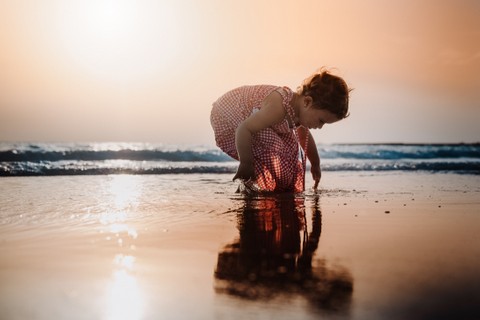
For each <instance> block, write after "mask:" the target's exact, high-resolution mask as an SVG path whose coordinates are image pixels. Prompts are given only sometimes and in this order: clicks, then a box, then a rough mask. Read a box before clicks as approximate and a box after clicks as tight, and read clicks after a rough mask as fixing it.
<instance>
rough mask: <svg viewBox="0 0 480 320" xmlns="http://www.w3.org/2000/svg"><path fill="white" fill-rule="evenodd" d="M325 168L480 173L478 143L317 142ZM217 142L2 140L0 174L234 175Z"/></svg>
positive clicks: (232, 163)
mask: <svg viewBox="0 0 480 320" xmlns="http://www.w3.org/2000/svg"><path fill="white" fill-rule="evenodd" d="M317 148H318V151H319V154H320V157H321V167H322V170H323V171H366V172H375V171H425V172H448V173H460V174H474V175H478V174H480V143H459V144H328V145H327V144H319V145H317ZM237 165H238V162H237V161H235V160H234V159H232V158H230V157H229V156H227V155H226V154H224V153H223V152H222V151H221V150H220V149H218V148H217V147H214V146H193V145H192V146H176V145H165V144H153V143H118V142H115V143H25V142H21V143H17V142H0V176H56V175H105V174H190V173H192V174H193V173H195V174H198V173H202V174H203V173H205V174H208V173H215V174H219V173H234V172H235V171H236V168H237Z"/></svg>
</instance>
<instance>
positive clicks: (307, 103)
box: [303, 96, 313, 108]
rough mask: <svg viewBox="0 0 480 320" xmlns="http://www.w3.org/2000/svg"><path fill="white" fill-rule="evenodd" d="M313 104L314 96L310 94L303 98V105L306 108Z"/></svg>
mask: <svg viewBox="0 0 480 320" xmlns="http://www.w3.org/2000/svg"><path fill="white" fill-rule="evenodd" d="M312 105H313V99H312V97H310V96H305V98H303V106H304V107H305V108H309V107H311V106H312Z"/></svg>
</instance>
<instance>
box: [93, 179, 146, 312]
mask: <svg viewBox="0 0 480 320" xmlns="http://www.w3.org/2000/svg"><path fill="white" fill-rule="evenodd" d="M107 189H108V191H107V192H109V193H110V194H111V195H112V197H113V199H112V200H113V203H112V207H113V208H112V209H114V210H113V211H110V212H105V213H104V214H102V216H101V217H100V222H101V223H102V224H103V225H104V226H105V227H106V228H107V232H109V233H111V234H113V235H115V236H116V237H117V238H118V239H117V243H118V245H119V246H120V247H122V246H123V244H124V240H123V239H122V234H126V238H131V239H133V240H135V239H136V238H137V237H138V233H137V230H136V229H135V227H133V226H132V225H131V224H129V223H128V218H129V212H128V209H129V208H130V209H131V208H135V207H137V206H138V203H139V198H140V195H141V194H142V188H141V185H140V184H139V182H138V179H136V177H134V176H130V175H125V176H124V175H118V176H113V177H112V178H111V180H110V181H109V185H108V188H107ZM130 248H134V245H131V246H130ZM135 261H136V258H135V257H134V256H133V255H130V254H129V255H127V254H122V253H119V254H117V255H116V256H115V258H114V259H113V264H114V268H113V272H112V277H111V280H110V282H109V284H108V285H107V288H106V303H105V318H104V319H106V320H110V319H115V320H122V319H129V320H130V319H133V320H135V319H141V318H142V317H143V314H144V310H145V297H144V293H143V292H142V290H141V289H140V286H139V285H138V280H137V278H136V277H135V275H134V271H135V270H134V266H135Z"/></svg>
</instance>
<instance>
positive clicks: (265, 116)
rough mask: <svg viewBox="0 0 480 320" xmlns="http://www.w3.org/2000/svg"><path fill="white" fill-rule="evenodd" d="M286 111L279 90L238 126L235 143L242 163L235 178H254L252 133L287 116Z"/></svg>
mask: <svg viewBox="0 0 480 320" xmlns="http://www.w3.org/2000/svg"><path fill="white" fill-rule="evenodd" d="M285 113H286V111H285V109H284V108H283V104H282V97H281V95H280V94H279V93H278V92H275V91H274V92H272V94H270V95H269V96H268V97H267V98H266V99H265V100H264V101H263V103H262V107H261V108H260V110H259V111H257V112H255V113H253V114H252V115H250V117H248V118H247V119H245V121H243V122H242V123H241V124H240V125H239V126H238V128H237V131H236V133H235V143H236V147H237V152H238V156H239V159H240V165H239V166H238V170H237V173H236V174H235V176H234V177H233V180H235V179H237V178H238V179H244V180H248V179H252V178H254V170H253V156H252V135H253V134H255V133H257V132H258V131H260V130H262V129H264V128H268V127H270V126H272V125H274V124H276V123H279V122H280V121H282V120H283V119H284V118H285Z"/></svg>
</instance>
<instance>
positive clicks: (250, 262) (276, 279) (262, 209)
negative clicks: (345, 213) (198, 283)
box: [215, 194, 353, 311]
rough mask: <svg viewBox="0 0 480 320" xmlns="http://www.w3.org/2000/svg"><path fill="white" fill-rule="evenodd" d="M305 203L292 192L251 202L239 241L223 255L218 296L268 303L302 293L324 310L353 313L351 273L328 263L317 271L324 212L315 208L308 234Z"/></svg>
mask: <svg viewBox="0 0 480 320" xmlns="http://www.w3.org/2000/svg"><path fill="white" fill-rule="evenodd" d="M303 202H304V199H301V198H295V197H294V196H293V195H292V194H290V195H288V194H287V195H285V194H284V195H282V196H281V197H280V196H278V197H275V198H273V197H272V198H266V197H265V198H256V199H249V200H247V201H246V204H245V206H244V209H243V212H242V213H241V214H240V216H239V230H240V239H239V241H238V242H234V243H232V244H230V245H228V246H226V247H225V248H224V250H223V251H222V252H220V253H219V255H218V262H217V268H216V270H215V277H216V279H217V283H216V289H217V291H218V292H224V293H228V294H231V295H234V296H237V297H241V298H246V299H263V300H268V299H271V298H274V297H275V296H276V295H280V294H282V295H291V294H298V295H302V296H305V297H306V298H307V300H308V301H310V302H311V303H312V304H313V305H314V306H315V307H317V308H320V309H326V310H331V311H334V310H336V311H345V309H348V307H349V304H350V299H351V294H352V286H353V284H352V279H351V276H350V275H349V273H348V272H347V271H345V270H336V269H329V268H326V267H325V265H324V264H323V263H322V261H318V262H319V264H320V266H318V265H317V266H316V267H315V269H312V256H313V254H314V252H315V250H316V249H317V247H318V241H319V238H320V232H321V225H322V223H321V213H320V210H319V209H318V205H317V206H314V211H313V213H312V231H311V233H310V234H307V232H306V229H307V226H306V225H305V223H306V221H305V208H304V205H303ZM302 231H303V241H302V236H301V233H302Z"/></svg>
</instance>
